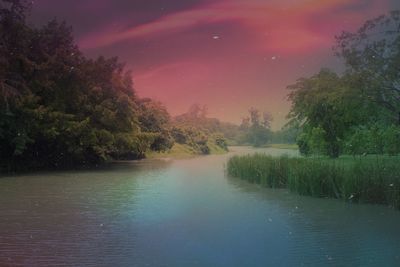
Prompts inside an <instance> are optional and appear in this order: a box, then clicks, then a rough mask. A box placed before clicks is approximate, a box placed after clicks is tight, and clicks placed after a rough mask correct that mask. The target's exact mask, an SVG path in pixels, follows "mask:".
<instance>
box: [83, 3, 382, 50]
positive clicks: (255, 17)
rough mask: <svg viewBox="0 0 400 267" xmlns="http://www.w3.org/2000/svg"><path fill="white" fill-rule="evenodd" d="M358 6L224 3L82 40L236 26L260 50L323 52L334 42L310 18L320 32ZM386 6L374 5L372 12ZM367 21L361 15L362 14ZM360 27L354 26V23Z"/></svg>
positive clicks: (92, 43) (92, 42) (102, 42)
mask: <svg viewBox="0 0 400 267" xmlns="http://www.w3.org/2000/svg"><path fill="white" fill-rule="evenodd" d="M357 2H358V1H357V0H326V1H321V0H303V1H296V2H294V1H288V0H286V1H285V0H280V1H275V0H272V1H260V0H229V1H228V0H224V1H220V2H217V3H215V4H211V5H206V6H202V7H197V8H195V9H192V10H187V11H181V12H177V13H173V14H170V15H167V16H164V17H161V18H159V19H157V20H155V21H153V22H150V23H147V24H142V25H138V26H134V27H131V28H127V29H120V30H116V29H115V28H109V29H103V30H101V31H99V32H94V33H92V34H89V35H88V36H86V37H85V38H83V39H81V40H80V46H81V47H82V48H84V49H90V48H97V47H103V46H109V45H112V44H115V43H119V42H123V41H126V40H131V39H137V38H143V37H146V38H156V37H158V36H160V35H162V34H171V33H177V32H181V31H184V30H187V29H190V28H193V27H196V26H199V25H205V24H212V23H218V22H224V21H237V22H240V23H241V24H242V25H243V26H245V27H247V29H248V30H249V31H251V32H252V33H253V35H254V36H255V38H256V39H257V40H259V41H260V44H261V46H262V47H261V46H260V48H264V49H267V50H272V51H278V52H279V51H289V52H290V51H291V50H296V51H298V50H303V49H312V48H315V47H319V46H326V45H328V44H329V43H331V41H332V32H331V31H329V32H325V33H324V32H323V31H316V30H315V26H314V25H310V23H309V22H310V19H312V17H313V16H314V15H318V14H327V15H328V16H327V19H326V20H319V21H318V22H316V23H317V24H319V27H320V28H324V26H326V27H329V25H330V24H331V22H330V20H331V19H333V18H332V17H330V13H332V12H334V11H335V10H337V9H338V8H341V7H345V6H347V5H350V4H356V3H357ZM382 2H386V0H385V1H378V0H376V1H374V2H373V5H372V6H371V10H374V7H376V6H381V5H382V4H383V3H382ZM334 15H335V18H334V20H335V21H340V20H342V21H343V20H346V19H348V20H350V21H351V22H353V23H354V19H352V16H353V15H354V14H352V13H351V14H341V13H335V14H334ZM364 15H365V14H364ZM357 22H358V20H357Z"/></svg>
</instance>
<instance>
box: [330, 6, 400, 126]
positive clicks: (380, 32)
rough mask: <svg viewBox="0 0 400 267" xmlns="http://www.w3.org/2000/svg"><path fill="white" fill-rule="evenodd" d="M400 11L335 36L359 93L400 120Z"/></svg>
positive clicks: (393, 118)
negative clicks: (357, 82) (354, 30)
mask: <svg viewBox="0 0 400 267" xmlns="http://www.w3.org/2000/svg"><path fill="white" fill-rule="evenodd" d="M399 28H400V11H399V10H396V11H392V12H390V13H389V14H388V15H382V16H379V17H377V18H375V19H372V20H368V21H366V22H365V23H364V25H363V26H362V27H360V28H359V29H358V31H356V32H354V33H351V32H343V33H342V34H341V35H339V36H337V37H336V40H337V44H336V54H337V55H338V56H339V57H341V58H343V59H344V61H345V63H346V65H347V71H348V72H349V73H351V74H352V75H353V76H355V77H357V78H358V80H359V81H360V83H361V85H362V86H361V87H360V93H361V94H362V95H363V96H364V97H365V98H366V99H369V100H370V101H373V102H374V103H376V104H378V105H379V106H381V107H382V108H384V109H386V110H387V111H389V115H390V116H389V117H390V119H391V120H392V122H393V123H397V124H399V123H400V72H399V59H400V32H399Z"/></svg>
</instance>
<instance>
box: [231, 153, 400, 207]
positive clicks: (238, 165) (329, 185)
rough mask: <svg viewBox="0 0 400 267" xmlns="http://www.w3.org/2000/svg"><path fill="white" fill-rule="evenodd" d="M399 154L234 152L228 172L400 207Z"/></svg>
mask: <svg viewBox="0 0 400 267" xmlns="http://www.w3.org/2000/svg"><path fill="white" fill-rule="evenodd" d="M398 162H399V159H398V158H387V157H382V158H369V157H365V158H363V159H350V158H339V159H336V160H328V159H313V158H288V157H287V156H283V157H279V158H274V157H271V156H267V155H262V154H256V155H251V156H250V155H248V156H234V157H232V158H231V159H230V160H229V161H228V165H227V171H228V174H229V175H231V176H234V177H238V178H241V179H244V180H247V181H249V182H251V183H259V184H262V185H265V186H267V187H271V188H279V187H282V188H289V189H290V191H292V192H296V193H298V194H301V195H308V196H314V197H331V198H338V199H343V200H346V201H351V202H362V203H379V204H387V205H390V206H393V207H396V208H398V209H400V165H399V164H398Z"/></svg>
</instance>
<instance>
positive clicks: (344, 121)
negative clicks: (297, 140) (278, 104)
mask: <svg viewBox="0 0 400 267" xmlns="http://www.w3.org/2000/svg"><path fill="white" fill-rule="evenodd" d="M344 88H345V87H343V83H342V80H341V79H340V78H339V77H338V75H337V74H336V73H334V72H332V71H330V70H328V69H322V70H321V71H320V72H319V73H318V74H316V75H314V76H312V77H311V78H301V79H299V80H298V81H297V83H295V84H293V85H290V86H288V89H289V90H291V92H290V93H289V100H290V101H291V102H292V107H291V110H290V113H289V118H290V119H291V120H292V121H297V122H299V123H300V124H301V125H302V127H303V132H304V133H305V134H308V135H311V134H312V131H313V129H315V128H320V129H321V130H322V133H323V138H324V140H325V142H326V150H327V151H326V153H327V154H328V155H329V156H330V157H334V158H335V157H338V156H339V154H340V148H341V142H342V140H343V137H344V133H345V130H346V127H347V125H349V124H351V122H352V120H353V119H354V118H353V117H352V116H348V114H347V112H346V109H347V108H346V103H347V101H348V99H347V98H346V94H344V93H343V92H344ZM302 140H303V141H302V142H304V139H302ZM303 146H304V145H303Z"/></svg>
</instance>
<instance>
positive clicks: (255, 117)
mask: <svg viewBox="0 0 400 267" xmlns="http://www.w3.org/2000/svg"><path fill="white" fill-rule="evenodd" d="M249 113H250V122H251V125H252V126H258V125H260V120H261V115H260V111H259V110H258V109H256V108H254V107H251V108H250V109H249Z"/></svg>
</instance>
